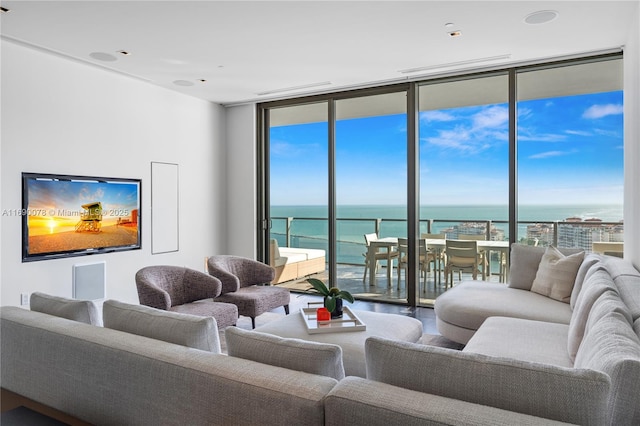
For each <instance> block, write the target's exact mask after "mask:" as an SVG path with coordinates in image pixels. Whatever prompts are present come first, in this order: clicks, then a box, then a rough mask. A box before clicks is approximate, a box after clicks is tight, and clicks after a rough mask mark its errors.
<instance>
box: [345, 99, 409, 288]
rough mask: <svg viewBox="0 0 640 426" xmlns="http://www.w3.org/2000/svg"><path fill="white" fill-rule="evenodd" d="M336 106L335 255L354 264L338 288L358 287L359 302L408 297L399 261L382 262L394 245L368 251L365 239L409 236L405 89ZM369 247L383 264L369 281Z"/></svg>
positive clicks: (392, 258)
mask: <svg viewBox="0 0 640 426" xmlns="http://www.w3.org/2000/svg"><path fill="white" fill-rule="evenodd" d="M335 105H336V130H335V184H336V185H335V187H336V217H337V220H336V227H337V228H336V229H337V239H338V244H337V256H338V262H341V263H342V264H343V265H346V264H352V265H353V266H354V268H353V273H343V274H338V277H337V281H338V285H339V286H341V287H344V286H346V285H350V284H351V286H359V287H360V288H359V290H358V291H357V292H356V294H357V295H358V296H359V297H360V298H368V297H373V298H378V297H380V296H381V295H384V297H385V298H387V299H406V297H407V295H406V291H405V290H406V288H405V286H404V281H403V282H401V283H400V282H399V281H398V279H397V278H398V277H397V269H394V268H395V267H396V266H397V259H396V258H395V257H388V258H387V259H384V258H385V256H384V255H385V254H386V252H387V250H395V249H394V247H392V246H386V247H384V246H380V247H377V246H376V247H375V248H372V247H370V246H369V247H367V243H366V239H365V234H367V235H369V237H373V238H374V239H377V240H379V239H384V238H388V237H395V238H397V237H401V236H406V233H407V231H406V229H407V124H406V123H407V114H406V109H407V96H406V91H400V92H394V93H384V94H376V95H370V96H361V97H351V98H346V99H339V100H336V103H335ZM372 234H373V235H372ZM375 244H377V243H374V245H375ZM370 248H371V249H372V250H377V251H378V253H376V256H377V257H378V258H382V260H376V262H377V265H375V264H372V265H371V266H373V268H369V269H372V270H373V271H368V276H366V277H365V267H366V266H367V265H366V261H365V260H366V258H367V255H368V254H372V253H370V252H369V249H370ZM376 266H377V267H376ZM343 270H346V268H343ZM372 272H373V273H372Z"/></svg>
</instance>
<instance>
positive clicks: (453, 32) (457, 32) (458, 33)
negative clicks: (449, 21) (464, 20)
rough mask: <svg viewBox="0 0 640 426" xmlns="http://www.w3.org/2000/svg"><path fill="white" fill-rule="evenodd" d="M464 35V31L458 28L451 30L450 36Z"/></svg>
mask: <svg viewBox="0 0 640 426" xmlns="http://www.w3.org/2000/svg"><path fill="white" fill-rule="evenodd" d="M461 35H462V31H459V30H456V31H451V32H450V33H449V37H460V36H461Z"/></svg>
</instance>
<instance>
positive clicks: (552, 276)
mask: <svg viewBox="0 0 640 426" xmlns="http://www.w3.org/2000/svg"><path fill="white" fill-rule="evenodd" d="M583 259H584V252H583V251H581V252H579V253H575V254H572V255H570V256H565V255H564V254H562V253H560V250H558V249H557V248H555V247H553V246H549V247H547V249H546V250H545V252H544V255H542V260H540V266H538V272H537V273H536V278H535V279H534V280H533V284H532V285H531V291H532V292H534V293H538V294H541V295H543V296H547V297H550V298H552V299H555V300H559V301H560V302H564V303H569V301H570V300H571V291H572V290H573V285H574V284H575V282H576V275H577V273H578V269H579V268H580V265H581V264H582V260H583Z"/></svg>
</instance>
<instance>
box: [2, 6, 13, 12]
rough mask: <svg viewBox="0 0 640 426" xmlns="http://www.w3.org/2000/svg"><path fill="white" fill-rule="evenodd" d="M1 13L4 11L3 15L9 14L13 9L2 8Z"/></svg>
mask: <svg viewBox="0 0 640 426" xmlns="http://www.w3.org/2000/svg"><path fill="white" fill-rule="evenodd" d="M0 11H2V13H9V12H11V9H7V8H6V7H2V6H0Z"/></svg>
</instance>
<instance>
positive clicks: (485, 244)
mask: <svg viewBox="0 0 640 426" xmlns="http://www.w3.org/2000/svg"><path fill="white" fill-rule="evenodd" d="M425 241H426V245H427V249H432V250H433V251H434V252H435V253H436V262H437V263H436V270H438V271H440V270H441V265H440V258H441V256H440V254H441V253H442V251H443V250H444V248H445V245H446V240H445V239H443V238H427V239H426V240H425ZM477 243H478V250H482V251H486V252H487V254H488V253H489V252H491V251H497V252H500V256H501V258H502V257H504V259H505V261H506V264H507V265H508V264H509V251H510V250H509V241H490V240H478V241H477ZM397 247H398V238H397V237H384V238H378V239H377V240H374V241H371V242H370V243H369V248H368V250H367V257H368V264H369V285H372V286H373V285H375V280H376V260H375V255H376V253H378V252H379V249H383V250H386V253H387V284H388V285H389V286H391V270H392V269H393V252H394V251H395V250H396V248H397ZM508 271H509V268H507V272H506V274H505V276H504V277H502V278H503V280H504V281H508V273H509V272H508ZM489 273H490V271H489ZM435 279H437V280H438V281H439V280H440V274H437V276H436V278H435Z"/></svg>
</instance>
